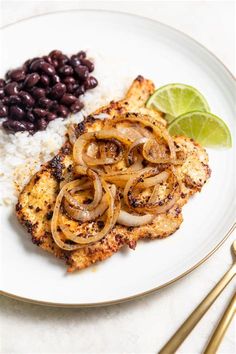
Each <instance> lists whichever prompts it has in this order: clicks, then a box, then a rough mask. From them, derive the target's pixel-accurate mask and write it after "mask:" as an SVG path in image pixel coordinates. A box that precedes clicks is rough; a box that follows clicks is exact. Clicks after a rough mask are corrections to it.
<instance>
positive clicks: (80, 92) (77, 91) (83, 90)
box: [74, 85, 85, 97]
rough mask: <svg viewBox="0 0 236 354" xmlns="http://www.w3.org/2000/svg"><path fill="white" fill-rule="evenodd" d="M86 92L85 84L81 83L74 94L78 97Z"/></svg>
mask: <svg viewBox="0 0 236 354" xmlns="http://www.w3.org/2000/svg"><path fill="white" fill-rule="evenodd" d="M84 93H85V88H84V85H80V86H79V87H78V88H77V89H76V90H75V92H74V95H75V96H76V97H79V96H81V95H83V94H84Z"/></svg>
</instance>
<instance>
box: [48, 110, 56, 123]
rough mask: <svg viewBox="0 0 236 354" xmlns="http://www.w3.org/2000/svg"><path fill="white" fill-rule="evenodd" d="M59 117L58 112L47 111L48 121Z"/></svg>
mask: <svg viewBox="0 0 236 354" xmlns="http://www.w3.org/2000/svg"><path fill="white" fill-rule="evenodd" d="M56 118H57V114H56V113H53V112H48V113H47V120H48V122H51V121H52V120H54V119H56Z"/></svg>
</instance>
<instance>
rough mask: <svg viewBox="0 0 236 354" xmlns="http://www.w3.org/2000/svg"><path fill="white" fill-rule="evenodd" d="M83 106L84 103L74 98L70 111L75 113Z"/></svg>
mask: <svg viewBox="0 0 236 354" xmlns="http://www.w3.org/2000/svg"><path fill="white" fill-rule="evenodd" d="M83 107H84V104H83V103H82V102H80V101H79V100H76V101H75V102H74V103H73V104H72V105H71V106H70V110H71V112H72V113H76V112H79V111H81V109H82V108H83Z"/></svg>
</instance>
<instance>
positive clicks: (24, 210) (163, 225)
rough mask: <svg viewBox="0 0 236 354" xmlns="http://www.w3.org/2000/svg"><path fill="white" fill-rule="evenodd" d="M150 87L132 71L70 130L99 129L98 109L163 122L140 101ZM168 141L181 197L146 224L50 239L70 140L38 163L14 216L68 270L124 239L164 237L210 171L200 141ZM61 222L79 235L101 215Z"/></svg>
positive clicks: (108, 252)
mask: <svg viewBox="0 0 236 354" xmlns="http://www.w3.org/2000/svg"><path fill="white" fill-rule="evenodd" d="M153 91H154V85H153V83H152V82H151V81H149V80H146V79H144V78H143V77H141V76H138V77H137V78H136V79H135V80H134V82H133V84H132V86H131V88H130V89H129V91H128V92H127V95H126V97H125V98H124V99H123V100H121V101H119V102H111V103H110V104H109V105H107V106H105V107H102V108H100V109H98V110H97V111H96V112H94V113H93V114H92V115H90V116H89V117H87V118H86V119H85V120H84V121H83V122H81V123H79V124H78V126H76V127H75V132H76V135H77V136H79V135H81V134H83V133H85V132H92V131H96V130H100V129H102V127H103V124H104V121H103V120H101V119H99V118H98V117H99V115H100V114H103V115H104V114H105V115H106V118H105V119H113V117H115V116H117V115H118V114H125V113H126V112H135V113H141V114H145V115H148V116H149V117H150V120H152V121H153V120H155V121H158V122H159V124H163V125H166V121H165V120H164V119H163V118H162V116H161V113H159V112H156V111H150V110H147V109H146V108H145V107H144V106H145V102H146V100H147V98H148V97H149V96H150V95H151V94H152V93H153ZM174 143H175V147H176V151H177V153H179V154H184V155H185V159H184V163H183V164H181V165H178V167H177V168H176V170H177V173H178V178H179V180H180V182H181V197H180V198H179V200H178V201H177V202H176V203H175V204H174V206H173V207H172V208H171V209H170V210H168V211H167V212H166V213H163V214H159V215H158V216H157V217H156V218H155V219H154V221H153V222H152V223H151V224H148V225H144V226H139V227H125V226H122V225H118V224H116V225H115V227H113V229H112V231H111V232H110V233H108V234H107V235H106V236H105V237H104V238H103V239H102V240H100V241H98V242H96V243H94V244H92V245H87V246H86V247H84V248H81V249H78V250H75V251H65V250H62V249H60V248H59V247H58V246H57V245H56V244H55V242H54V240H53V238H52V235H51V225H50V223H51V218H52V214H53V208H54V205H55V200H56V197H57V195H58V192H59V185H60V182H61V181H63V180H64V179H65V180H67V179H68V176H69V175H71V173H72V170H73V160H72V146H71V144H70V143H69V141H68V142H66V143H65V144H64V146H63V147H62V148H61V150H60V151H59V153H58V154H57V155H56V156H55V157H54V158H53V159H52V160H51V161H49V162H48V163H46V164H45V165H43V166H42V168H41V170H40V171H39V172H38V173H36V174H35V175H34V176H33V177H32V179H31V180H30V182H29V183H28V184H27V185H26V186H25V188H24V189H23V191H22V192H21V193H20V196H19V200H18V203H17V205H16V214H17V217H18V220H19V221H20V223H21V224H22V225H24V226H25V227H26V229H27V231H28V232H29V233H30V234H31V236H32V242H33V243H34V244H36V245H38V246H39V247H41V248H42V249H44V250H46V251H48V252H51V253H52V254H54V255H55V256H56V257H58V258H61V259H63V260H65V261H66V263H67V265H68V271H69V272H72V271H74V270H76V269H77V270H79V269H83V268H86V267H88V266H89V265H91V264H94V263H95V262H97V261H102V260H105V259H106V258H108V257H110V256H112V255H113V254H114V253H115V252H117V251H118V250H119V249H120V248H121V247H123V246H124V245H128V246H129V247H130V248H132V249H134V248H135V246H136V243H137V241H138V240H139V239H155V238H163V237H167V236H169V235H171V234H173V233H174V232H175V231H176V230H177V229H178V228H179V226H180V224H181V223H182V221H183V217H182V213H181V210H182V206H183V205H184V204H185V203H186V202H187V201H188V198H189V197H190V196H191V195H193V194H194V193H196V192H198V191H200V190H201V188H202V186H203V185H204V183H205V182H206V181H207V179H208V178H209V176H210V169H209V166H208V156H207V153H206V151H205V150H204V149H203V148H202V147H200V146H199V145H198V144H196V143H195V142H194V141H192V140H191V139H188V138H186V137H176V138H175V139H174ZM121 169H122V166H121ZM64 217H65V218H66V216H64ZM66 222H67V225H69V226H70V229H71V231H74V232H76V233H80V234H81V235H87V234H90V235H93V234H95V233H97V231H99V230H100V228H101V220H99V221H91V222H87V223H81V224H78V222H75V221H74V220H72V219H70V218H67V220H66Z"/></svg>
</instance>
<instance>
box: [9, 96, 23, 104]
mask: <svg viewBox="0 0 236 354" xmlns="http://www.w3.org/2000/svg"><path fill="white" fill-rule="evenodd" d="M15 104H16V105H20V104H21V99H20V97H19V96H17V95H12V96H10V97H9V105H15Z"/></svg>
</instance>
